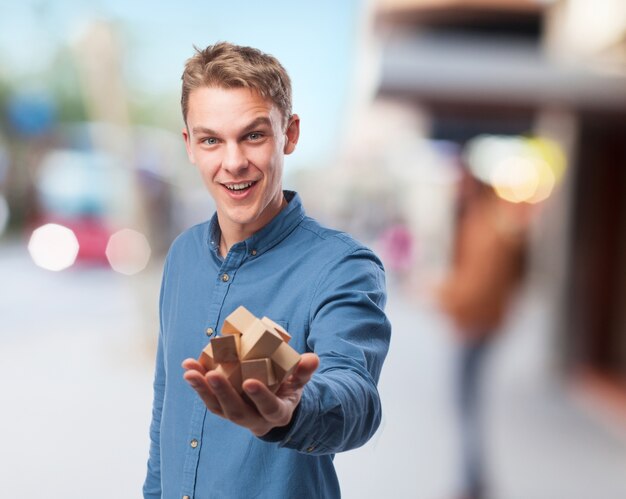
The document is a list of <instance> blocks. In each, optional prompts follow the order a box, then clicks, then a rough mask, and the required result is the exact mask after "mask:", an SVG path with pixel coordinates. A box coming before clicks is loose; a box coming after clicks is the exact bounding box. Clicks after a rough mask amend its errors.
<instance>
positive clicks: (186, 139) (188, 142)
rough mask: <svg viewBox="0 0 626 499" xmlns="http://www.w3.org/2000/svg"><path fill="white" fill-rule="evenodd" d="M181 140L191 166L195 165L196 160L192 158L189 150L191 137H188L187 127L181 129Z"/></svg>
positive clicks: (191, 152)
mask: <svg viewBox="0 0 626 499" xmlns="http://www.w3.org/2000/svg"><path fill="white" fill-rule="evenodd" d="M183 140H184V141H185V149H187V157H188V158H189V161H190V162H191V164H193V165H195V164H196V160H195V158H194V156H193V151H192V150H191V137H190V136H189V130H188V129H187V127H185V128H183Z"/></svg>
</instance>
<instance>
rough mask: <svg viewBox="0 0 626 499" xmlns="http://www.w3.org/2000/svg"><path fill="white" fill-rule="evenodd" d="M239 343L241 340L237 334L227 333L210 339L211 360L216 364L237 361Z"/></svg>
mask: <svg viewBox="0 0 626 499" xmlns="http://www.w3.org/2000/svg"><path fill="white" fill-rule="evenodd" d="M240 344H241V340H240V336H239V335H238V334H228V335H226V336H217V337H216V338H213V339H212V340H211V346H212V348H213V360H214V361H215V362H217V363H218V364H222V363H225V362H239V352H240Z"/></svg>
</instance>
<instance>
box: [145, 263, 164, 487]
mask: <svg viewBox="0 0 626 499" xmlns="http://www.w3.org/2000/svg"><path fill="white" fill-rule="evenodd" d="M166 274H167V263H166V265H165V270H164V273H163V276H164V277H163V283H162V284H161V297H160V303H159V305H160V307H162V305H163V290H164V287H165V276H166ZM162 326H163V325H162V323H161V327H160V332H159V340H158V344H157V355H156V367H155V371H154V384H153V388H154V400H153V403H152V421H151V423H150V453H149V457H148V467H147V473H146V479H145V482H144V484H143V497H144V499H161V413H162V412H163V397H164V394H165V364H164V360H163V327H162Z"/></svg>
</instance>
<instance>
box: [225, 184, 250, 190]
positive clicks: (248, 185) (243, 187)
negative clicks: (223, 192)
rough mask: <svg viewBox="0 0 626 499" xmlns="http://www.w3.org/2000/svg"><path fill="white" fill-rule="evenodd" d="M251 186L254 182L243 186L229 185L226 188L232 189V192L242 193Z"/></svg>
mask: <svg viewBox="0 0 626 499" xmlns="http://www.w3.org/2000/svg"><path fill="white" fill-rule="evenodd" d="M251 185H252V182H246V183H243V184H232V185H227V186H226V188H227V189H230V190H231V191H241V190H243V189H246V188H247V187H250V186H251Z"/></svg>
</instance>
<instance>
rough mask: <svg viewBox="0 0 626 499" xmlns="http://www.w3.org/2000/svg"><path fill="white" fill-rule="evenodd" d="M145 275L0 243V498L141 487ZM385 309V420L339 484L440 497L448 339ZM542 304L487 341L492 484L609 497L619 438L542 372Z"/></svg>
mask: <svg viewBox="0 0 626 499" xmlns="http://www.w3.org/2000/svg"><path fill="white" fill-rule="evenodd" d="M150 269H152V267H150ZM159 274H160V269H159V265H158V264H153V270H150V271H149V272H144V273H143V274H142V277H141V279H143V280H144V281H145V282H142V284H138V282H140V281H138V279H140V278H139V277H131V278H129V277H125V276H121V275H120V274H117V273H114V272H111V271H109V270H106V269H105V268H102V269H101V270H98V269H93V268H88V269H81V268H75V269H72V270H71V271H66V272H61V273H53V272H48V271H44V270H42V269H40V268H38V267H36V266H35V265H34V264H33V263H32V261H31V260H30V258H29V256H28V253H27V251H26V248H25V247H24V246H23V245H21V244H18V243H16V242H12V243H7V242H4V244H2V245H0V275H1V276H2V279H1V280H0V306H1V307H2V308H1V310H0V317H1V318H2V320H1V323H0V324H1V326H0V341H2V349H0V377H1V378H2V380H3V381H2V395H3V397H2V399H3V410H2V412H1V413H0V414H1V415H0V441H1V442H2V446H1V447H0V469H2V479H1V480H0V497H19V498H41V497H46V498H52V499H54V498H59V499H60V498H63V499H72V498H84V497H89V498H90V499H100V498H102V499H105V498H107V499H108V498H111V497H116V498H120V499H123V498H136V497H139V496H140V488H141V484H142V481H143V474H144V466H145V460H146V457H147V449H148V437H147V434H148V425H149V418H150V405H151V396H152V393H151V382H152V363H153V358H152V357H153V353H152V351H151V345H152V342H153V340H154V337H152V336H150V335H151V334H153V333H154V334H156V330H153V331H151V330H152V328H153V325H152V324H153V320H152V319H149V318H146V317H145V315H153V316H154V318H156V302H157V295H158V283H159ZM146 276H148V277H146ZM138 296H142V297H143V298H142V300H138V298H137V297H138ZM526 296H528V297H531V298H526ZM543 303H546V302H545V301H543ZM146 304H148V305H146ZM388 311H389V315H390V318H391V320H392V324H393V326H394V331H393V339H392V348H391V351H390V354H389V357H388V360H387V363H386V365H385V368H384V370H383V377H382V380H381V383H380V390H381V395H382V398H383V404H384V411H385V413H384V421H383V424H382V426H381V429H380V430H379V432H378V434H377V435H376V436H375V437H374V438H373V440H372V441H370V443H369V444H368V445H366V446H365V447H364V448H362V449H358V450H355V451H352V452H349V453H346V454H344V455H340V456H338V457H337V458H336V463H337V468H338V472H339V474H340V482H341V484H342V490H343V495H344V497H345V498H347V499H357V498H377V497H398V498H407V499H409V498H415V499H440V498H441V499H443V498H452V497H455V490H456V485H457V483H458V478H457V472H456V469H457V457H458V451H457V450H456V440H457V439H456V430H455V425H454V410H453V409H454V404H453V397H452V391H451V389H450V387H451V383H452V369H453V365H454V362H453V359H454V353H455V352H454V348H455V343H454V342H453V341H452V338H451V336H450V334H449V331H448V326H447V324H446V323H445V322H444V320H443V319H442V318H441V317H440V316H439V315H438V314H437V313H436V312H434V311H433V310H430V309H429V308H427V307H425V306H424V307H422V308H417V307H416V306H415V305H413V304H412V303H411V302H410V301H409V300H408V299H407V297H406V296H403V295H402V293H401V292H400V290H399V289H398V288H397V287H395V286H393V285H392V286H391V289H390V300H389V306H388ZM548 315H549V314H548V311H547V310H545V307H542V298H541V296H540V294H538V293H525V295H524V297H523V299H522V300H520V302H519V303H518V304H517V306H516V308H515V317H514V318H515V319H516V320H513V321H511V324H512V325H511V326H510V327H508V330H507V331H506V334H505V335H504V336H503V337H502V338H501V340H500V341H499V342H498V343H497V344H496V345H495V348H494V351H493V352H492V354H493V355H492V358H491V360H492V362H490V364H489V366H488V373H487V379H488V389H487V393H486V401H485V402H486V408H487V420H488V432H487V436H488V447H489V455H488V471H489V474H490V476H491V477H492V482H493V490H492V496H493V497H494V498H495V499H560V498H567V499H588V498H590V497H597V498H602V499H620V498H624V497H626V480H625V479H624V470H625V469H626V439H625V438H623V435H621V436H620V435H619V434H618V433H615V432H611V431H610V430H608V429H607V428H608V427H607V426H602V425H600V424H599V422H598V420H597V419H596V418H594V417H592V415H591V414H590V413H588V412H586V411H585V410H584V407H583V406H582V405H581V404H579V403H577V402H575V399H574V398H573V397H572V396H571V395H570V394H568V392H566V391H564V390H563V389H562V386H561V385H560V384H559V382H558V380H557V379H556V378H554V377H553V376H552V375H551V373H552V372H553V369H552V367H551V364H550V359H549V358H547V357H546V354H545V353H542V352H545V351H547V349H546V344H547V343H549V342H551V341H552V337H551V336H550V335H549V334H547V332H546V323H547V321H548V319H547V318H548Z"/></svg>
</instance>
